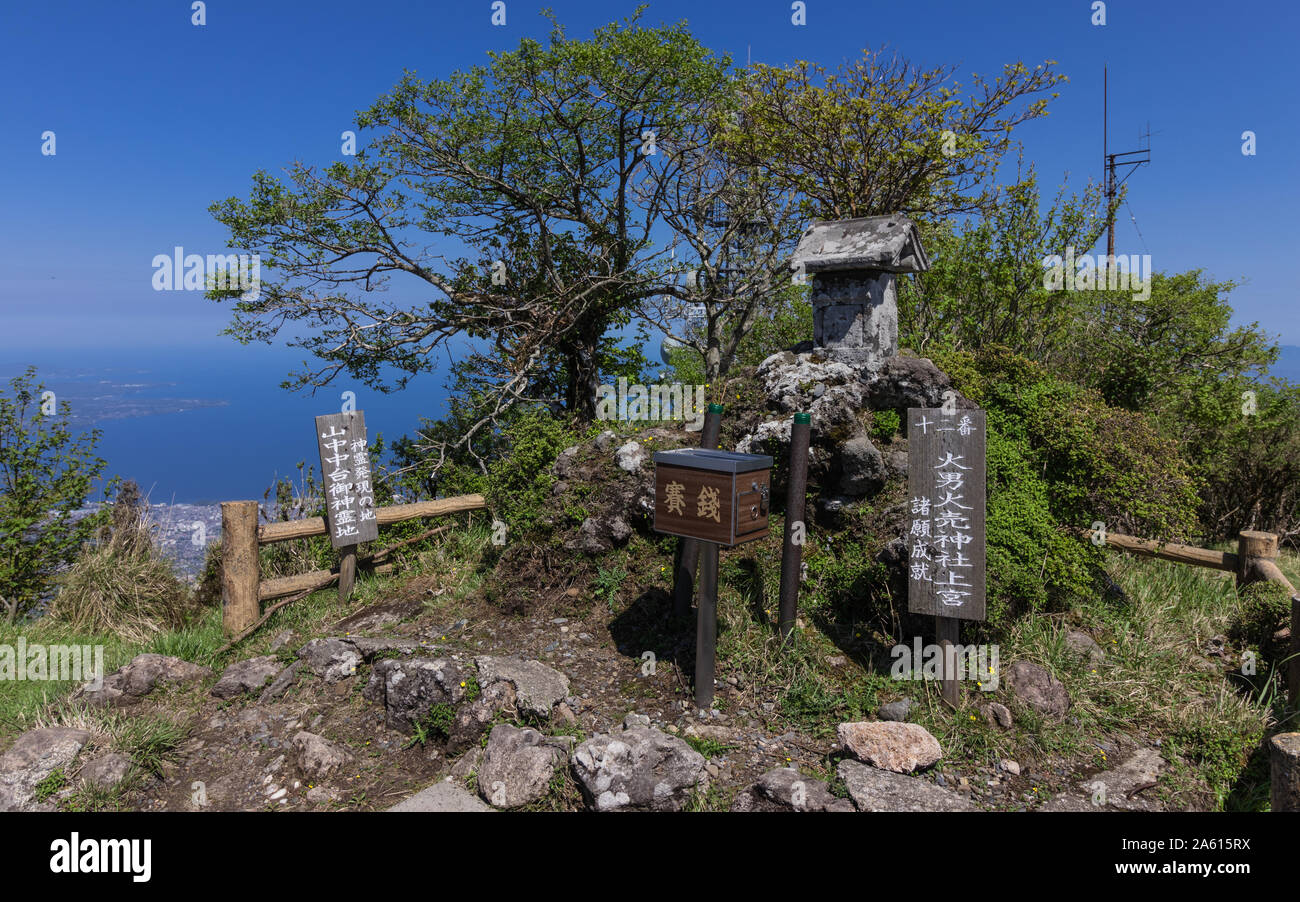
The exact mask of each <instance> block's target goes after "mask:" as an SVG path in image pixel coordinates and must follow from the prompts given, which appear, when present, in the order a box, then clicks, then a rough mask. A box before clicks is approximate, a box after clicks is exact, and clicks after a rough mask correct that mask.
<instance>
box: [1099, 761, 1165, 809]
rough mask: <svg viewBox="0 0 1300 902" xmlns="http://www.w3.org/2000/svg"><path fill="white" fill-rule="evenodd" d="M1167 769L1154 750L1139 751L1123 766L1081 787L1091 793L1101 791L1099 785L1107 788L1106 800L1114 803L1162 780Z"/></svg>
mask: <svg viewBox="0 0 1300 902" xmlns="http://www.w3.org/2000/svg"><path fill="white" fill-rule="evenodd" d="M1164 769H1165V761H1164V759H1163V758H1162V757H1160V753H1159V752H1157V751H1155V750H1154V749H1138V750H1137V751H1136V752H1134V753H1133V754H1132V755H1130V756H1129V757H1128V758H1127V759H1126V760H1125V761H1124V763H1123V764H1120V765H1119V766H1118V767H1113V768H1111V769H1110V770H1106V771H1102V772H1101V773H1099V774H1094V775H1093V776H1092V777H1090V778H1088V779H1087V780H1084V781H1082V782H1081V783H1080V784H1079V786H1080V787H1082V788H1083V789H1086V790H1088V791H1089V792H1095V791H1097V790H1098V789H1099V787H1098V786H1097V784H1098V783H1101V784H1103V785H1104V786H1105V787H1106V798H1107V799H1108V800H1110V801H1111V802H1114V803H1120V802H1122V801H1124V800H1126V799H1127V797H1128V795H1129V794H1130V793H1132V792H1133V791H1134V790H1135V789H1140V788H1143V787H1149V786H1152V785H1153V784H1155V783H1156V782H1158V781H1159V779H1160V774H1161V773H1162V772H1163V771H1164Z"/></svg>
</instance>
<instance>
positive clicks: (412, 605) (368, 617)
mask: <svg viewBox="0 0 1300 902" xmlns="http://www.w3.org/2000/svg"><path fill="white" fill-rule="evenodd" d="M422 610H424V602H423V601H421V600H420V599H415V600H412V601H389V602H384V603H382V604H374V605H371V606H370V607H368V608H365V609H363V610H360V611H357V612H356V613H355V614H352V615H350V616H348V617H345V618H343V619H342V620H340V621H339V622H338V623H336V624H334V629H335V630H337V631H338V632H341V633H364V632H367V631H368V630H373V629H378V628H379V627H381V626H387V625H388V624H390V623H401V622H402V621H403V620H410V619H411V618H412V617H414V616H416V615H417V614H419V613H420V611H422Z"/></svg>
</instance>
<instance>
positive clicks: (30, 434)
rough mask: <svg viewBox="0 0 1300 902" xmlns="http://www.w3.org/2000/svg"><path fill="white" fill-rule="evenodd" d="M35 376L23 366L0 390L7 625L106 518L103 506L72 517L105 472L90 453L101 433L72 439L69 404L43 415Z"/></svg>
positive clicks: (2, 589) (1, 577) (0, 528)
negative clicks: (4, 389) (4, 390)
mask: <svg viewBox="0 0 1300 902" xmlns="http://www.w3.org/2000/svg"><path fill="white" fill-rule="evenodd" d="M35 377H36V370H35V368H34V367H29V368H28V369H27V371H26V372H25V373H24V374H23V375H21V376H17V377H15V378H14V379H12V380H10V382H9V387H10V393H9V394H0V603H2V604H3V605H4V608H5V610H6V614H7V616H8V619H9V621H10V622H11V623H12V622H14V621H15V620H16V619H17V618H18V617H19V616H20V615H23V614H26V613H28V612H29V611H31V610H32V609H33V608H34V607H35V606H36V605H37V603H38V602H39V601H40V600H41V598H42V597H43V596H44V595H45V594H46V593H47V592H48V591H49V589H50V586H51V583H52V581H53V579H54V576H55V574H56V573H57V572H58V571H59V570H60V569H62V568H63V567H65V566H66V565H68V564H69V563H71V561H72V560H73V559H74V558H75V557H76V556H77V554H78V552H79V551H80V549H81V546H82V545H83V544H84V543H85V542H86V541H88V540H89V539H90V538H91V537H92V536H93V535H94V534H95V532H96V531H97V530H98V529H99V528H100V527H101V526H102V525H103V524H104V523H105V522H106V520H107V518H108V512H107V511H106V510H101V511H99V512H97V513H95V514H92V515H90V516H87V517H83V518H81V519H79V520H76V519H74V518H73V516H72V515H73V512H74V511H76V510H77V509H78V508H81V507H83V506H84V505H85V502H86V497H87V496H88V495H89V494H90V491H91V486H92V485H93V483H94V482H95V480H97V479H99V477H100V474H102V473H103V471H104V466H105V461H104V460H103V459H101V458H99V457H96V456H95V454H94V450H95V445H96V443H97V442H98V441H99V436H100V433H99V430H94V431H92V432H90V433H83V434H82V435H81V436H80V437H75V438H74V437H73V434H72V431H71V428H70V424H71V417H72V413H71V410H70V409H69V407H68V405H67V403H66V402H64V403H63V404H61V405H59V409H58V410H57V411H54V410H51V411H50V412H49V413H45V410H46V409H48V408H47V407H46V401H45V398H44V397H43V392H44V389H45V386H44V385H43V384H33V382H34V380H35Z"/></svg>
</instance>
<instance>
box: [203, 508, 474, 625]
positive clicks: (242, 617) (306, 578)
mask: <svg viewBox="0 0 1300 902" xmlns="http://www.w3.org/2000/svg"><path fill="white" fill-rule="evenodd" d="M486 509H487V502H486V501H485V500H484V498H483V496H482V495H458V496H456V497H454V498H440V499H438V500H436V501H417V502H415V503H413V504H392V505H389V506H387V507H380V508H376V509H375V520H376V522H377V523H378V524H379V525H380V526H390V525H392V524H394V523H401V522H403V521H406V520H415V519H418V518H421V517H441V516H445V515H447V514H456V513H461V512H463V511H475V510H486ZM257 511H258V507H257V502H256V501H223V502H222V504H221V606H222V622H223V625H224V626H225V631H226V635H237V634H240V633H243V632H244V631H245V630H248V629H250V628H251V627H252V626H253V625H254V624H256V623H257V621H258V618H259V616H260V613H261V602H263V601H267V600H269V599H273V598H283V597H284V596H287V595H296V594H299V593H305V592H314V591H317V590H319V589H324V588H326V587H328V586H330V585H332V584H333V583H335V582H338V583H339V595H340V597H341V598H342V599H343V600H346V598H347V596H348V595H349V594H350V593H351V591H352V582H353V578H354V577H355V574H356V567H357V564H358V560H357V557H356V549H355V546H353V547H352V548H350V549H340V552H347V553H341V554H340V556H339V563H338V565H337V566H335V567H333V568H332V569H329V570H313V571H311V572H310V573H301V574H298V575H296V576H282V577H278V578H276V579H268V580H263V579H262V578H261V572H260V569H259V566H258V560H259V558H258V548H259V547H260V546H262V545H270V544H272V543H275V542H288V541H291V540H293V539H308V538H312V537H313V536H324V535H329V526H328V525H327V524H326V522H325V518H324V517H308V518H307V519H305V520H288V521H285V522H283V523H263V524H262V525H260V526H259V525H258V523H257ZM391 550H392V549H384V550H382V551H380V552H378V553H376V554H373V555H371V556H369V557H368V558H366V559H364V560H362V561H361V562H360V563H361V565H362V566H369V569H370V570H371V571H372V572H375V573H387V572H390V571H391V570H392V566H393V565H392V564H380V563H378V559H380V558H382V557H384V556H385V553H386V552H387V551H391Z"/></svg>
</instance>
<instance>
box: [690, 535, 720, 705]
mask: <svg viewBox="0 0 1300 902" xmlns="http://www.w3.org/2000/svg"><path fill="white" fill-rule="evenodd" d="M698 545H699V549H700V605H699V613H698V620H697V622H696V627H695V707H696V708H706V709H707V708H710V707H712V706H713V672H714V661H715V658H716V655H717V643H718V546H717V545H716V544H714V543H713V542H699V543H698Z"/></svg>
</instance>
